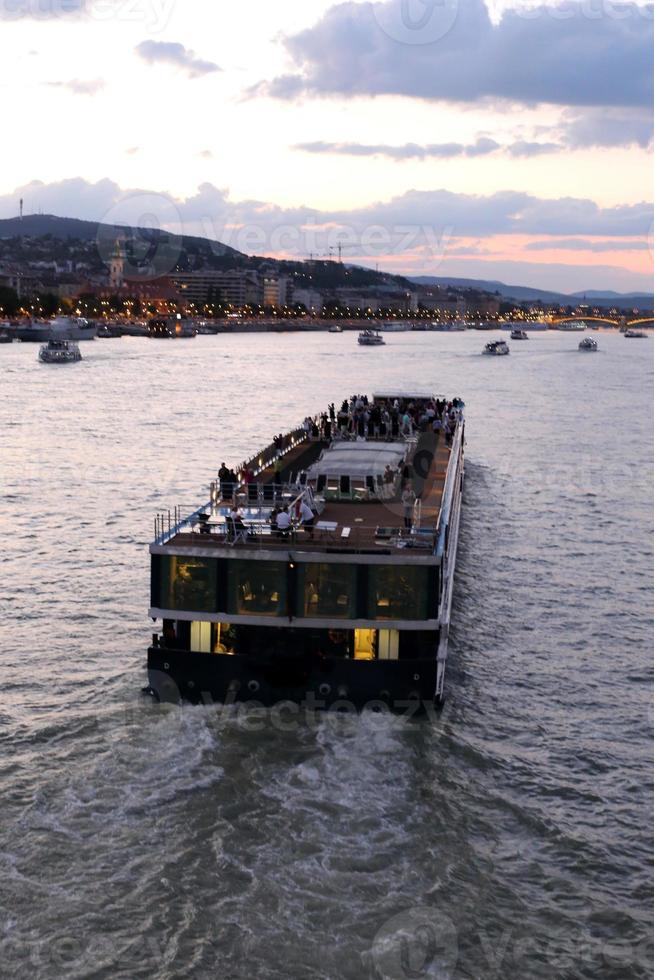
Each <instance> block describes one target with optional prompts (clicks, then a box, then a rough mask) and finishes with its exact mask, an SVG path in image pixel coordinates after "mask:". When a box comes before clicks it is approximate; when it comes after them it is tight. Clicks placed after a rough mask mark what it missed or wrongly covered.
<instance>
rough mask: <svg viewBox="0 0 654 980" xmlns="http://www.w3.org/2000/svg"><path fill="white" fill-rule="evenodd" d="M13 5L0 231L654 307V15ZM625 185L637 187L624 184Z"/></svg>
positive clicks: (147, 1)
mask: <svg viewBox="0 0 654 980" xmlns="http://www.w3.org/2000/svg"><path fill="white" fill-rule="evenodd" d="M206 6H207V5H206V4H205V5H203V4H201V3H200V2H199V0H186V2H185V3H184V4H183V5H182V4H180V3H177V2H170V0H129V2H128V0H114V2H111V0H65V2H64V0H11V2H10V0H0V32H1V33H0V36H1V37H2V51H3V82H4V87H5V92H6V94H7V96H8V98H7V100H6V115H7V121H6V125H7V131H8V132H9V133H12V132H13V133H14V134H16V138H15V141H12V140H10V141H9V147H10V148H9V152H8V153H7V154H6V157H7V159H6V160H5V161H4V163H5V166H4V172H3V178H2V182H1V184H0V217H10V216H13V215H16V214H17V213H18V207H19V203H18V202H19V199H21V198H23V199H24V202H25V212H26V213H35V212H37V211H43V212H46V213H55V214H60V215H66V216H70V217H79V218H86V219H91V220H98V221H115V222H118V223H120V222H122V221H125V222H129V223H133V224H139V223H145V224H149V223H153V224H160V225H162V226H165V227H168V228H170V229H171V230H173V231H183V232H185V233H186V234H198V235H202V236H205V237H209V238H216V239H218V240H221V241H224V242H226V243H227V244H230V245H233V246H234V247H236V248H239V249H241V250H242V251H246V252H258V253H259V254H270V255H274V256H276V257H294V258H303V257H307V256H308V255H309V254H311V253H315V254H329V252H330V251H331V250H333V249H335V248H337V247H338V245H339V244H340V245H342V247H343V257H344V259H345V260H346V261H352V262H356V263H359V264H362V265H373V266H374V265H375V264H377V263H379V265H380V267H382V268H384V269H386V270H388V271H391V272H398V273H406V274H408V275H438V276H447V275H449V276H461V277H471V278H480V279H499V280H502V281H505V282H514V283H521V284H524V285H530V286H535V287H538V288H543V289H552V290H561V291H563V292H573V291H578V290H582V289H598V288H605V289H607V288H608V289H615V290H618V291H624V292H629V291H639V290H640V291H652V290H653V289H654V231H653V230H652V228H653V225H652V223H653V222H654V203H651V201H650V200H649V199H651V198H652V197H654V195H653V194H652V193H651V192H650V188H649V182H648V165H649V146H650V142H651V139H652V136H654V112H653V111H652V110H651V109H650V108H649V107H648V99H649V78H648V68H649V62H648V53H647V52H648V48H651V41H652V40H654V15H653V14H652V11H650V8H648V7H647V6H639V5H636V4H625V5H620V6H618V5H616V4H610V3H608V2H604V3H597V2H595V3H591V2H589V0H583V2H580V3H573V2H569V3H561V4H558V5H534V4H531V5H526V4H519V5H518V4H513V5H508V4H502V5H497V4H495V5H494V6H493V9H492V10H490V11H489V9H488V8H487V6H485V5H484V4H483V3H482V2H481V0H460V2H458V3H457V2H456V0H440V2H439V0H405V2H404V3H402V2H401V0H391V2H387V3H377V4H370V3H351V2H350V3H342V4H338V5H336V4H333V3H330V2H327V0H311V2H308V3H303V4H300V3H299V2H297V0H282V2H280V3H278V4H276V5H275V6H274V8H273V7H272V6H271V5H266V4H264V3H262V2H259V0H257V2H254V3H251V4H248V5H245V6H242V7H233V8H232V7H230V8H226V7H225V8H220V9H206ZM616 173H620V175H621V179H620V181H619V182H618V181H616Z"/></svg>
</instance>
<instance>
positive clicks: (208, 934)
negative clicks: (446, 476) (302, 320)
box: [0, 332, 654, 980]
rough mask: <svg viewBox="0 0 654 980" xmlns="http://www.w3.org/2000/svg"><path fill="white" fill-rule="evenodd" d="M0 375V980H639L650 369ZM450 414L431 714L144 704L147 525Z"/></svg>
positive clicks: (139, 363) (325, 349)
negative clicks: (310, 432)
mask: <svg viewBox="0 0 654 980" xmlns="http://www.w3.org/2000/svg"><path fill="white" fill-rule="evenodd" d="M493 336H495V335H493V334H491V335H490V337H489V335H487V334H482V333H476V332H468V333H466V334H456V335H449V336H448V335H445V334H425V333H413V334H411V333H407V334H396V335H393V336H389V337H388V342H387V346H386V347H385V348H380V349H365V348H363V349H359V348H357V345H356V335H355V334H351V333H345V334H343V335H327V334H310V335H307V336H299V335H297V334H286V335H279V336H270V335H261V334H260V335H253V336H247V335H239V336H232V337H225V336H221V337H198V338H196V339H195V340H190V341H174V342H173V341H171V342H170V343H163V342H157V341H149V340H146V339H129V338H124V339H122V340H105V341H96V342H94V343H92V344H86V345H83V347H82V351H83V355H84V360H83V362H82V363H81V364H78V365H71V366H46V365H40V364H38V363H37V360H36V353H37V348H36V347H35V346H33V345H28V344H23V345H18V344H14V345H12V346H8V345H7V346H5V347H0V379H1V384H0V477H1V490H2V493H1V496H0V521H1V524H2V550H1V551H0V622H1V624H2V626H1V630H2V643H1V645H0V665H1V689H2V699H1V701H0V963H1V964H2V965H1V966H0V972H1V973H2V975H3V977H18V978H22V977H32V978H39V980H41V978H43V980H50V978H57V980H58V978H61V977H66V978H80V980H82V978H84V980H88V978H98V980H99V978H112V980H113V978H119V980H122V978H124V980H135V978H148V980H167V978H177V977H192V978H205V977H207V978H209V977H212V978H213V977H216V978H221V980H232V978H233V980H236V978H238V980H240V978H244V980H245V978H251V977H256V978H264V980H268V978H270V980H277V978H279V980H295V978H298V980H305V978H307V980H310V978H330V980H331V978H346V980H349V978H352V980H355V978H367V977H371V978H372V977H382V978H390V980H403V978H406V977H412V978H415V977H421V978H422V977H427V978H439V980H473V978H475V980H476V978H482V977H483V978H484V980H489V978H499V980H513V978H515V980H518V978H519V980H525V978H552V977H556V978H558V977H561V978H566V980H567V978H589V980H590V978H592V980H597V978H606V980H613V978H615V980H631V978H640V977H646V976H651V975H652V974H651V972H650V971H651V964H652V962H653V961H654V949H653V948H652V942H653V941H652V925H653V923H652V897H653V896H652V879H651V872H652V849H651V845H652V801H653V795H652V764H651V763H652V759H651V744H652V741H651V740H652V724H653V723H654V712H653V711H652V700H651V690H652V688H651V681H652V668H651V642H652V632H653V631H652V627H653V625H654V609H653V604H652V592H651V585H652V578H653V576H654V557H653V552H652V540H653V538H652V532H653V530H654V528H653V523H654V519H653V513H654V511H653V508H652V487H653V486H654V472H653V468H654V463H653V460H654V453H653V452H652V434H651V409H652V404H653V396H654V341H652V339H651V338H650V340H649V341H627V340H625V339H624V338H623V337H621V336H616V335H613V334H610V333H600V334H597V335H596V336H598V338H599V343H600V347H601V350H600V352H599V353H597V354H592V355H591V354H584V353H580V352H578V351H577V343H578V340H579V336H578V335H576V336H575V335H567V336H566V335H564V334H561V333H553V332H550V333H535V334H532V336H531V339H530V340H529V341H528V342H527V343H514V344H513V345H512V353H511V356H510V357H508V358H488V357H482V356H480V351H481V348H482V346H483V344H484V343H485V342H486V341H487V340H489V339H492V338H493ZM388 386H397V387H400V388H407V387H412V386H413V387H419V388H428V389H431V390H434V391H435V392H436V393H441V394H447V395H449V396H453V395H456V394H459V395H461V396H462V397H463V398H464V399H465V401H466V405H467V409H466V414H467V420H468V424H467V437H468V445H467V474H466V479H467V483H466V489H465V510H464V515H463V523H462V529H461V541H460V552H459V560H458V566H457V580H456V597H455V604H454V614H453V619H454V632H453V636H452V641H451V647H450V666H449V674H448V678H447V694H448V701H447V704H446V707H445V709H444V711H443V712H442V714H441V715H440V716H439V717H436V718H431V719H424V720H422V721H412V720H408V719H405V718H399V719H397V718H392V717H388V716H385V715H376V714H370V713H368V714H363V715H361V716H350V715H347V716H338V717H331V716H326V717H322V718H320V717H319V718H311V717H307V718H303V719H301V720H300V719H296V720H295V721H293V720H292V719H289V718H288V717H286V718H284V720H283V722H282V720H281V718H270V717H269V716H263V715H260V714H257V713H256V712H248V713H241V714H239V713H237V712H235V711H234V710H233V709H229V710H221V709H220V708H219V707H204V708H183V709H178V708H171V707H160V706H157V705H156V704H154V703H152V702H151V701H150V700H148V699H144V698H142V696H141V695H140V689H141V687H142V686H143V685H144V684H145V682H146V675H145V672H144V663H145V654H146V648H147V646H148V642H149V636H150V633H151V631H152V624H151V623H150V622H149V621H148V619H147V607H148V589H149V582H148V573H149V570H148V554H147V543H148V541H149V540H150V538H151V536H152V531H153V517H154V513H155V511H156V510H158V509H164V508H168V507H173V506H174V505H175V504H180V505H183V506H187V507H188V508H189V509H190V508H191V507H193V506H195V505H196V504H198V503H201V502H204V501H205V500H206V499H208V489H207V488H208V483H209V481H210V479H211V478H212V476H213V475H214V474H215V471H216V470H217V468H218V466H219V465H220V463H221V462H222V460H226V461H227V462H228V463H231V464H234V463H238V462H240V461H241V460H242V459H243V458H244V457H245V456H246V455H248V454H249V453H250V452H253V451H255V450H256V449H257V448H259V447H260V445H261V444H263V443H266V442H268V441H269V439H270V437H271V436H272V435H273V434H275V433H276V432H278V431H280V430H282V429H284V430H286V429H288V428H290V427H291V425H292V424H294V423H296V422H298V421H300V420H301V419H302V418H303V417H304V415H305V414H307V413H313V412H315V411H317V410H320V409H322V408H323V407H324V406H326V404H327V402H328V401H331V400H335V401H336V402H338V401H340V400H341V399H342V398H343V397H344V396H347V395H350V394H351V393H353V392H355V391H357V392H358V391H366V392H371V391H373V390H374V389H375V388H380V387H388Z"/></svg>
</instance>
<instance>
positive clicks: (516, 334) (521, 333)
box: [511, 329, 529, 340]
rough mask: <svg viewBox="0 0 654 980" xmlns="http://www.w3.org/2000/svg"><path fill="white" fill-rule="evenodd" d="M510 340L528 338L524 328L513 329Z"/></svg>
mask: <svg viewBox="0 0 654 980" xmlns="http://www.w3.org/2000/svg"><path fill="white" fill-rule="evenodd" d="M511 340H529V334H528V333H527V331H526V330H519V329H515V330H512V331H511Z"/></svg>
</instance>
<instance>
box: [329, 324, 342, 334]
mask: <svg viewBox="0 0 654 980" xmlns="http://www.w3.org/2000/svg"><path fill="white" fill-rule="evenodd" d="M327 333H343V327H342V326H341V325H340V323H332V325H331V327H330V328H329V330H328V331H327Z"/></svg>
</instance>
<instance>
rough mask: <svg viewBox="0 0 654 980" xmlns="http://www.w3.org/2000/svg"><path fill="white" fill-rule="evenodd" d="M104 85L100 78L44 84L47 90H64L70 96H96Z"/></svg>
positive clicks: (73, 79) (72, 79)
mask: <svg viewBox="0 0 654 980" xmlns="http://www.w3.org/2000/svg"><path fill="white" fill-rule="evenodd" d="M106 84H107V83H106V82H105V81H104V80H103V79H102V78H87V79H83V78H71V79H70V81H67V82H46V85H48V86H49V88H65V89H67V90H68V91H69V92H70V93H71V94H72V95H97V94H98V92H101V91H102V89H103V88H105V86H106Z"/></svg>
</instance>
